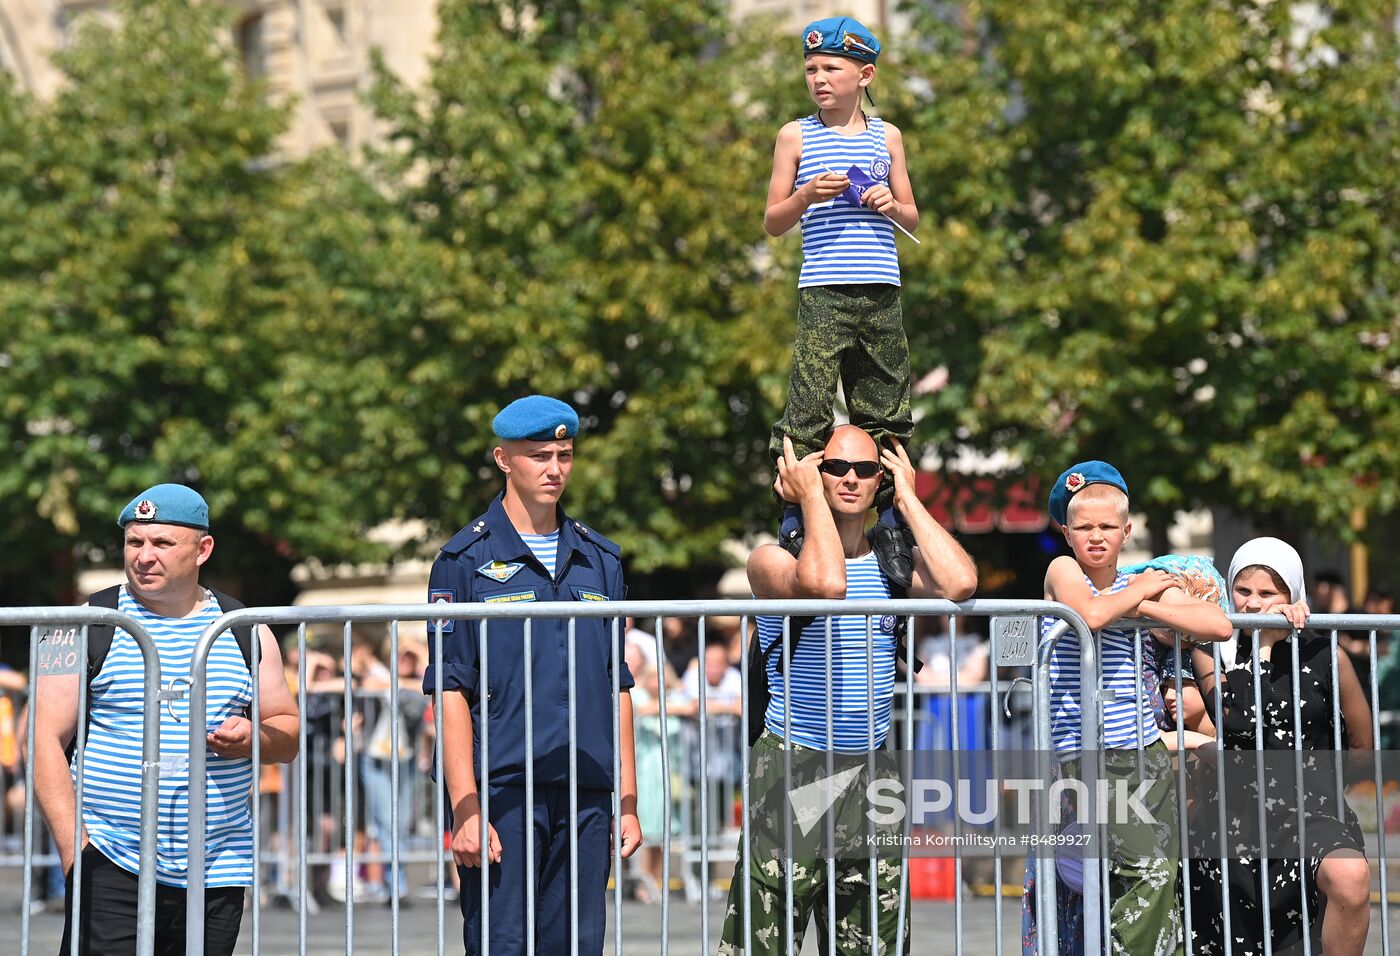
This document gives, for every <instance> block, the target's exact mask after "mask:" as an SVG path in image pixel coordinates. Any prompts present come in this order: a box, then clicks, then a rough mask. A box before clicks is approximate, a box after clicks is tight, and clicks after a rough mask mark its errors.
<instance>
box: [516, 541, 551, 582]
mask: <svg viewBox="0 0 1400 956" xmlns="http://www.w3.org/2000/svg"><path fill="white" fill-rule="evenodd" d="M520 540H521V541H524V542H525V547H527V548H529V549H530V553H531V554H533V555H534V556H535V557H536V558H537V559H538V560H539V562H540V564H543V565H544V569H545V570H546V571H548V572H549V576H550V578H551V579H552V578H553V577H554V569H555V566H556V565H557V564H558V563H559V532H558V531H555V532H554V533H553V534H525V533H524V532H523V531H522V532H520Z"/></svg>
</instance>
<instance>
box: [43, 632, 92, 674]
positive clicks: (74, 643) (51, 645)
mask: <svg viewBox="0 0 1400 956" xmlns="http://www.w3.org/2000/svg"><path fill="white" fill-rule="evenodd" d="M80 663H81V662H80V661H79V654H78V629H77V628H76V627H59V628H55V629H53V630H52V631H49V632H48V633H47V634H44V635H42V636H41V637H40V638H39V654H38V656H37V658H36V659H35V661H34V670H35V672H36V673H37V674H38V675H39V676H40V677H60V676H63V675H66V674H76V673H78V670H79V666H78V665H79V664H80Z"/></svg>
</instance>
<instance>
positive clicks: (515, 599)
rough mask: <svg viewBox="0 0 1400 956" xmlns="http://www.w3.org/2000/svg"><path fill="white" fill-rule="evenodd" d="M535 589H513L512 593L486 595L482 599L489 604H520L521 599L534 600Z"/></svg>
mask: <svg viewBox="0 0 1400 956" xmlns="http://www.w3.org/2000/svg"><path fill="white" fill-rule="evenodd" d="M534 599H535V592H534V591H512V592H511V593H510V594H493V595H491V596H490V597H484V598H482V600H483V601H484V602H485V603H487V604H518V603H520V602H521V601H533V600H534Z"/></svg>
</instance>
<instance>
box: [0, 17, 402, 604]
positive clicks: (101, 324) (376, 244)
mask: <svg viewBox="0 0 1400 956" xmlns="http://www.w3.org/2000/svg"><path fill="white" fill-rule="evenodd" d="M138 6H139V11H137V12H136V15H132V16H125V15H121V16H119V18H118V23H119V26H117V27H115V28H111V27H106V26H104V25H103V24H101V23H99V22H96V21H89V22H87V24H86V26H85V27H84V29H83V30H82V31H81V32H80V35H79V36H78V38H77V40H76V42H75V43H74V44H73V46H72V47H71V48H70V49H69V50H67V51H66V52H64V53H63V54H61V57H60V61H59V62H60V64H61V65H62V67H63V69H64V70H65V72H66V74H67V79H68V82H67V84H66V85H65V86H64V88H63V89H62V90H61V91H60V92H59V93H58V95H57V97H56V98H55V99H54V100H53V101H52V102H47V103H38V102H35V101H33V100H31V99H29V98H28V97H25V96H23V95H21V94H19V93H18V92H17V91H15V90H14V89H10V88H6V89H5V90H3V92H0V142H3V143H4V144H5V145H4V148H3V149H0V206H3V208H2V209H0V341H3V343H4V344H3V356H2V357H0V447H3V448H4V449H5V450H6V453H7V455H6V459H7V460H6V462H5V467H3V468H0V542H3V547H0V554H3V555H4V557H3V558H0V560H3V561H6V562H7V563H9V564H10V568H11V569H25V570H28V571H30V572H31V574H32V577H30V578H29V580H33V581H40V582H43V581H46V580H48V579H47V578H46V576H45V574H44V572H45V571H46V570H47V566H46V563H45V557H44V556H45V555H52V556H53V560H54V561H55V562H57V563H58V564H59V565H60V566H62V564H63V562H64V556H66V555H71V554H72V553H73V551H74V549H75V547H76V548H79V549H85V548H86V549H91V548H96V549H99V551H100V550H102V549H106V551H107V554H108V556H109V557H110V556H111V554H112V552H111V549H112V547H113V546H114V545H115V543H116V537H117V536H116V529H115V528H114V526H113V520H114V517H115V514H116V512H117V510H118V509H119V508H120V506H121V505H122V504H123V503H125V501H126V500H127V499H128V498H129V497H130V496H131V495H132V494H134V493H136V492H137V491H139V490H140V489H141V488H143V487H145V486H147V485H149V484H151V483H154V482H157V481H163V480H179V481H188V482H191V483H194V484H196V485H197V486H199V487H200V488H201V489H202V490H203V491H204V493H205V494H206V496H207V497H208V499H209V501H210V505H211V508H212V510H213V512H214V514H215V517H216V523H217V532H218V534H217V537H218V539H219V541H220V550H219V557H218V558H217V559H216V565H215V569H216V571H217V572H219V573H223V574H242V575H243V576H244V577H245V580H246V583H247V585H248V589H251V590H252V591H253V592H254V594H256V593H258V592H259V591H262V592H263V593H264V594H267V593H271V594H277V593H279V592H280V593H285V588H286V586H287V577H286V572H287V570H288V568H289V567H290V563H291V562H292V561H293V560H294V559H296V558H297V557H298V556H302V555H307V554H318V555H321V556H323V557H326V558H328V559H332V560H334V559H339V558H343V557H348V556H355V555H357V554H365V553H368V552H367V547H366V545H365V543H364V537H363V534H362V531H363V529H364V528H366V527H368V526H370V525H372V524H373V523H375V522H377V521H379V520H380V519H381V518H382V517H384V516H385V515H388V514H390V513H391V512H389V511H387V510H376V509H377V508H380V507H382V506H383V505H384V502H383V500H382V499H381V498H379V497H377V496H376V494H375V490H376V481H375V474H374V471H375V467H378V466H379V464H380V463H379V462H378V461H377V460H375V459H374V456H373V455H372V454H371V451H372V450H373V447H374V443H375V441H376V440H377V439H378V437H379V436H377V435H376V434H375V431H374V428H373V423H372V422H365V421H360V420H357V419H356V418H355V417H354V413H355V412H356V411H357V410H356V409H354V408H345V407H343V406H341V405H334V406H332V407H330V408H329V409H328V408H326V407H324V406H318V405H317V404H316V403H315V402H314V401H313V400H303V396H302V394H301V390H302V389H303V388H304V385H305V382H307V381H309V380H312V379H319V380H322V381H325V382H327V383H329V384H330V385H331V389H330V391H331V394H332V395H334V394H335V391H336V390H341V391H344V390H346V389H348V388H351V387H352V386H350V385H349V384H347V383H348V382H351V381H355V382H358V383H360V384H361V386H363V384H364V383H365V382H367V381H368V382H372V381H374V374H373V373H374V371H375V370H374V369H367V368H365V367H363V366H360V365H358V364H357V361H356V360H357V359H358V358H360V357H361V356H360V355H359V354H357V348H356V344H355V341H356V340H355V337H354V331H355V330H354V322H355V320H357V319H358V320H361V321H365V322H370V321H373V316H374V313H375V312H376V311H377V310H379V309H381V308H383V307H384V303H383V302H382V301H374V302H365V301H363V290H364V289H365V288H366V287H367V286H373V284H374V283H375V281H376V280H382V274H383V272H384V270H385V269H387V268H389V264H388V262H387V260H386V258H385V257H384V255H383V253H384V252H386V251H389V250H391V249H393V248H394V246H393V237H392V227H391V226H390V225H386V224H384V223H380V224H374V223H370V222H368V221H367V220H369V219H370V218H371V217H372V216H373V215H375V214H376V213H386V214H387V213H389V212H390V210H389V209H388V207H387V206H386V205H385V204H383V203H382V202H380V201H378V197H377V196H376V194H375V193H373V192H372V191H370V190H368V189H364V188H359V189H358V190H357V189H356V188H355V187H354V186H353V183H355V182H356V181H357V177H355V176H352V175H351V174H349V173H348V172H347V171H346V170H345V169H344V167H343V166H339V165H337V164H335V163H334V162H330V161H322V162H318V163H312V164H308V165H305V166H293V165H279V164H277V163H274V162H271V161H270V157H272V156H274V154H275V151H276V143H277V137H278V135H279V134H280V133H281V132H282V130H283V129H284V127H285V116H284V113H283V111H282V110H281V109H278V108H276V107H273V106H269V105H268V104H267V101H266V96H265V92H266V91H265V90H262V89H260V88H258V87H256V86H250V85H248V84H246V83H245V82H244V79H243V77H242V75H241V73H240V71H239V67H238V61H237V57H236V54H235V52H234V51H233V49H232V46H231V44H230V43H229V42H228V37H229V23H228V21H227V19H226V16H225V14H224V13H222V12H220V8H218V7H217V6H216V5H212V4H186V3H183V2H180V0H159V2H150V3H142V4H139V5H135V4H131V5H128V6H126V7H124V8H122V9H121V10H120V11H119V13H121V14H125V13H128V12H132V11H136V10H137V7H138ZM386 219H387V217H386ZM409 238H410V239H411V236H410V237H409ZM376 264H377V269H376ZM405 271H406V272H407V271H409V270H405ZM351 273H353V274H355V279H354V281H351V280H349V279H347V274H351ZM346 300H350V301H349V303H348V304H347V301H346ZM376 361H380V359H378V358H376ZM319 397H320V398H322V399H325V398H327V396H326V395H325V394H324V393H323V394H321V395H320V396H319ZM342 409H343V410H344V414H341V411H342ZM36 562H37V563H38V567H37V568H36V567H35V565H36ZM34 572H38V573H34ZM60 577H61V576H60ZM260 585H264V586H265V589H264V588H260ZM59 586H60V587H61V584H60V585H59ZM50 596H53V595H50ZM250 596H251V595H250ZM15 597H16V598H19V597H25V598H28V597H31V595H15Z"/></svg>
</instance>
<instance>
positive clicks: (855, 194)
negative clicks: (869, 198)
mask: <svg viewBox="0 0 1400 956" xmlns="http://www.w3.org/2000/svg"><path fill="white" fill-rule="evenodd" d="M846 178H847V179H849V180H850V181H851V184H850V185H849V186H847V187H846V189H845V191H844V192H842V193H841V197H842V198H843V199H845V200H846V201H847V202H848V203H850V204H851V205H852V206H860V205H862V204H863V203H862V200H863V199H864V197H865V191H866V190H867V189H869V188H870V187H871V186H883V185H884V181H883V180H879V179H872V178H871V177H869V176H867V175H866V174H865V171H864V170H862V169H861V168H860V167H859V166H852V167H851V168H850V169H848V170H846Z"/></svg>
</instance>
